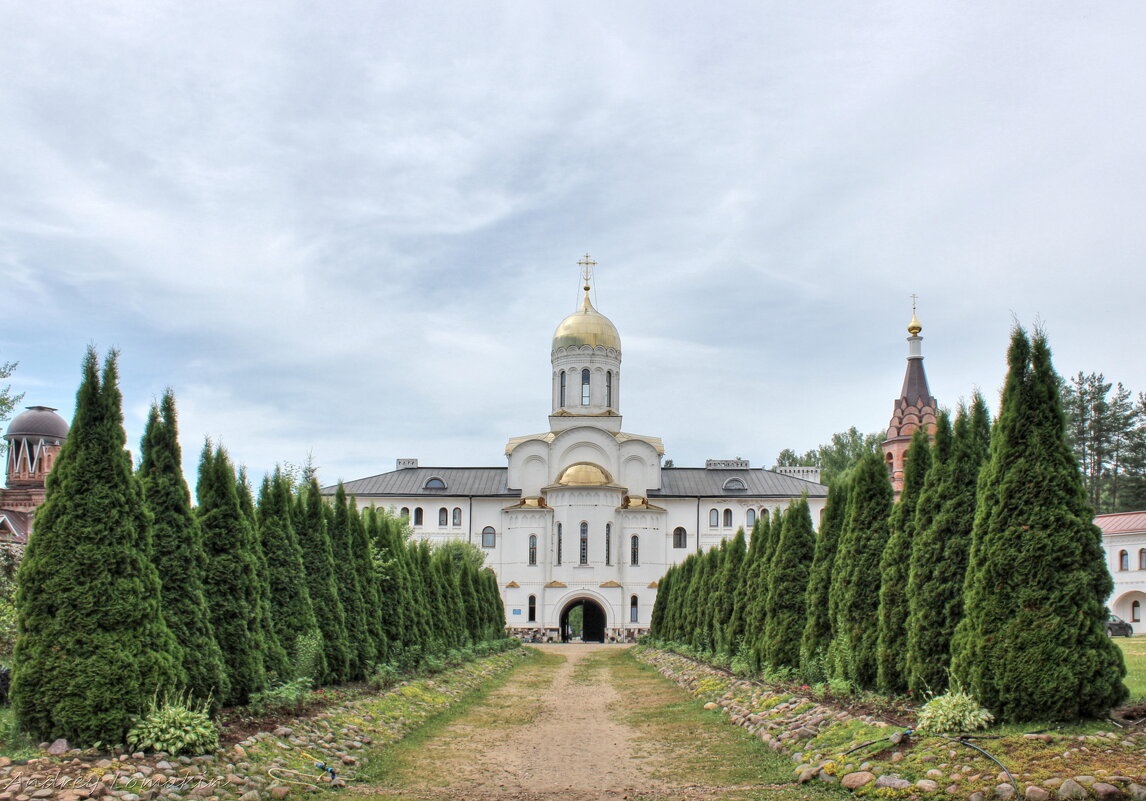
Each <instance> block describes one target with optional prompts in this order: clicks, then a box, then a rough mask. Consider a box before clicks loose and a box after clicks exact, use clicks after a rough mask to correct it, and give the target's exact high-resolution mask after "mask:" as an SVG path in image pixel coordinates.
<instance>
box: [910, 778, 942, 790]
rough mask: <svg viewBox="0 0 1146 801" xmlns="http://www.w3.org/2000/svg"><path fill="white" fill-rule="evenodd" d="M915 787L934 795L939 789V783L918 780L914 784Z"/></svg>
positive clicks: (929, 780)
mask: <svg viewBox="0 0 1146 801" xmlns="http://www.w3.org/2000/svg"><path fill="white" fill-rule="evenodd" d="M915 786H916V787H918V788H919V789H920V790H922V791H923V792H925V793H934V792H935V791H936V790H938V789H939V782H936V781H932V780H931V779H920V780H919V781H917V782H916V783H915Z"/></svg>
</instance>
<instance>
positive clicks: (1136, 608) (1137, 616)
mask: <svg viewBox="0 0 1146 801" xmlns="http://www.w3.org/2000/svg"><path fill="white" fill-rule="evenodd" d="M1141 618H1142V604H1141V603H1139V602H1138V601H1134V602H1133V603H1132V604H1130V622H1131V623H1138V622H1140V621H1141Z"/></svg>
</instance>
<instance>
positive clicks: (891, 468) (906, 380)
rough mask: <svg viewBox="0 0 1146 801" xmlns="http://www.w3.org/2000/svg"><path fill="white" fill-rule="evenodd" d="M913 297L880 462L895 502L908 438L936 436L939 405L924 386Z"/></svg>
mask: <svg viewBox="0 0 1146 801" xmlns="http://www.w3.org/2000/svg"><path fill="white" fill-rule="evenodd" d="M915 301H916V296H915V295H912V296H911V322H910V323H908V324H907V333H908V335H909V336H908V337H907V372H906V374H905V375H904V376H903V389H902V390H900V393H899V398H897V399H896V401H895V404H894V406H893V407H892V412H891V422H890V423H889V424H888V426H887V438H886V439H885V440H884V441H883V444H882V448H883V458H884V462H885V463H886V464H887V476H888V478H889V479H890V480H891V486H892V488H893V489H894V490H895V496H896V498H898V497H899V493H900V491H901V490H902V489H903V458H904V455H905V454H906V453H907V449H908V447H910V445H911V435H912V434H914V433H915V430H916V429H917V428H922V429H924V430H925V431H926V432H927V433H928V435H931V436H934V434H935V413H936V411H937V410H938V406H939V402H938V401H937V400H935V397H934V396H933V395H932V394H931V390H930V388H928V386H927V373H925V372H924V370H923V337H921V336H920V335H919V334H920V332H921V331H923V326H922V325H921V324H920V322H919V316H918V314H917V313H916V307H915Z"/></svg>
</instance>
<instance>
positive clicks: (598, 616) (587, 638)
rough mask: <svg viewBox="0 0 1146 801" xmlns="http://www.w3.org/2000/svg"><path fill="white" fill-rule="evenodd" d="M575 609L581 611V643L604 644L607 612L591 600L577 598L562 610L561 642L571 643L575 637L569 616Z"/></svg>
mask: <svg viewBox="0 0 1146 801" xmlns="http://www.w3.org/2000/svg"><path fill="white" fill-rule="evenodd" d="M575 609H580V610H581V642H604V641H605V610H604V609H603V608H601V605H600V604H599V603H597V602H596V601H594V600H592V599H591V598H577V599H576V600H574V601H570V602H569V603H568V604H566V605H565V608H564V609H562V610H561V642H569V640H570V639H571V638H572V637H573V636H574V632H573V631H572V628H573V627H572V626H570V625H569V615H570V614H571V613H572V612H573V611H574V610H575Z"/></svg>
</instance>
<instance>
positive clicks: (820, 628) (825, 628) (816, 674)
mask: <svg viewBox="0 0 1146 801" xmlns="http://www.w3.org/2000/svg"><path fill="white" fill-rule="evenodd" d="M848 486H849V483H848V479H847V478H846V477H844V476H841V477H839V478H837V479H836V480H835V481H834V482H833V483H832V485H831V487H829V488H828V498H827V502H826V504H825V506H824V516H823V517H822V518H821V519H820V531H819V533H818V534H817V536H816V551H815V555H814V556H813V557H812V567H811V570H810V572H809V574H808V588H807V591H806V593H805V595H804V608H805V609H806V611H807V618H806V620H805V622H804V632H803V636H802V638H801V640H800V664H801V665H803V667H804V669H805V672H806V674H807V675H808V676H809V677H811V678H816V679H823V678H826V677H827V670H826V667H825V666H824V660H825V659H826V657H827V652H828V645H829V643H831V641H832V615H831V607H830V605H829V602H828V595H829V591H830V590H831V587H832V576H833V575H834V571H835V564H836V550H837V546H838V544H839V539H840V533H841V531H842V530H843V527H844V521H845V520H846V518H847V508H848Z"/></svg>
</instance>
